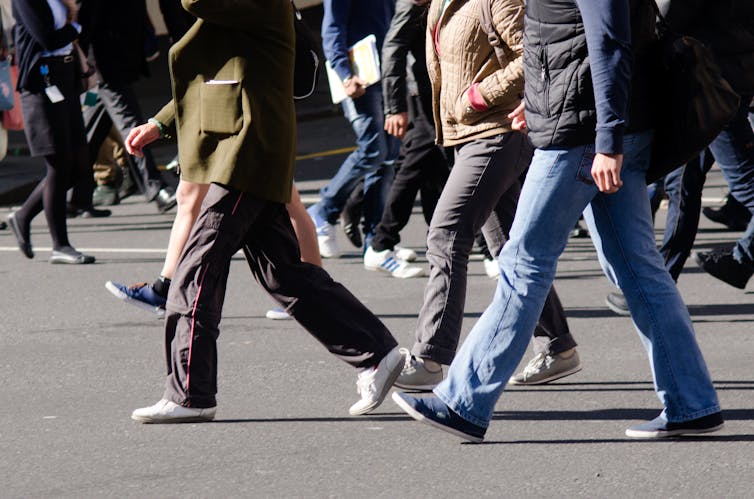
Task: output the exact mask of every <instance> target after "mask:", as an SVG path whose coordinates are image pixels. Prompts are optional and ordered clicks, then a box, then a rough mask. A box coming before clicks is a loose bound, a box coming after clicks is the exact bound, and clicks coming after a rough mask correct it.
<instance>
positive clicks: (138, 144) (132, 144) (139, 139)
mask: <svg viewBox="0 0 754 499" xmlns="http://www.w3.org/2000/svg"><path fill="white" fill-rule="evenodd" d="M144 145H145V141H144V130H143V127H140V126H139V127H136V128H134V129H132V130H131V131H130V132H129V134H128V137H126V140H125V146H126V151H128V154H131V155H133V156H136V157H137V158H141V157H142V156H143V155H144V153H143V152H142V148H143V147H144Z"/></svg>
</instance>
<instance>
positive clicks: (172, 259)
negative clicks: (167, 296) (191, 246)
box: [160, 179, 209, 279]
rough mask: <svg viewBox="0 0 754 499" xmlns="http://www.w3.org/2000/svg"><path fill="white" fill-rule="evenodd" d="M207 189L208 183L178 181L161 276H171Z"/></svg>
mask: <svg viewBox="0 0 754 499" xmlns="http://www.w3.org/2000/svg"><path fill="white" fill-rule="evenodd" d="M208 189H209V184H196V183H194V182H187V181H186V180H183V179H181V181H180V182H179V183H178V191H177V193H176V199H177V201H178V208H177V210H176V213H175V220H174V221H173V228H172V229H171V230H170V241H169V242H168V252H167V255H165V263H164V264H163V266H162V272H160V275H161V276H163V277H166V278H168V279H172V278H173V274H174V273H175V266H176V265H177V264H178V258H180V256H181V253H182V252H183V247H184V246H185V245H186V241H187V240H188V237H189V233H191V228H192V227H193V226H194V222H195V221H196V218H197V217H198V216H199V210H200V209H201V207H202V201H204V196H206V195H207V190H208Z"/></svg>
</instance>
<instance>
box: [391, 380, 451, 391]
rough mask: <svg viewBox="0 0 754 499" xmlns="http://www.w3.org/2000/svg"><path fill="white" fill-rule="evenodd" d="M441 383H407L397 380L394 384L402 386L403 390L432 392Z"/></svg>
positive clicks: (398, 386)
mask: <svg viewBox="0 0 754 499" xmlns="http://www.w3.org/2000/svg"><path fill="white" fill-rule="evenodd" d="M439 384H440V383H435V384H434V385H405V384H402V383H398V382H395V383H393V386H395V387H396V388H400V389H402V390H411V391H414V392H431V391H432V390H434V389H435V387H437V385H439Z"/></svg>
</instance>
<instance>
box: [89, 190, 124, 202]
mask: <svg viewBox="0 0 754 499" xmlns="http://www.w3.org/2000/svg"><path fill="white" fill-rule="evenodd" d="M116 204H120V195H119V194H118V189H116V188H115V187H110V186H109V185H98V186H97V188H96V189H94V193H93V194H92V205H93V206H115V205H116Z"/></svg>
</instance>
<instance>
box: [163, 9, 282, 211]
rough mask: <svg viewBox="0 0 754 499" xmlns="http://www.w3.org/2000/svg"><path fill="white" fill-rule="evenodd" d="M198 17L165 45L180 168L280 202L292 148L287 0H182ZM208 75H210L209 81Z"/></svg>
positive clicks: (169, 111)
mask: <svg viewBox="0 0 754 499" xmlns="http://www.w3.org/2000/svg"><path fill="white" fill-rule="evenodd" d="M183 6H184V8H186V10H188V11H189V12H190V13H192V14H193V15H195V16H196V17H197V18H199V20H198V21H197V22H196V23H195V24H194V25H193V26H192V27H191V29H190V30H189V31H188V33H186V34H185V35H184V36H183V38H181V39H180V40H179V41H178V42H176V43H175V45H173V47H172V48H171V49H170V52H169V56H168V59H169V64H170V75H171V79H172V82H171V83H172V89H173V100H172V101H170V102H169V103H168V104H167V105H166V106H165V107H164V108H163V109H162V110H161V111H160V112H159V113H158V114H157V115H156V116H155V118H157V120H159V121H160V122H162V123H163V124H165V125H166V126H167V127H168V129H169V130H170V131H171V132H172V133H174V134H175V136H176V137H177V139H178V155H179V161H180V164H181V176H182V177H183V178H185V179H186V180H188V181H191V182H197V183H202V184H208V183H213V182H217V183H220V184H223V185H229V186H231V187H233V188H234V189H238V190H240V191H243V192H248V193H250V194H251V195H253V196H255V197H257V198H260V199H265V200H270V201H275V202H279V203H287V202H288V201H289V200H290V197H291V185H292V182H293V165H294V157H295V154H296V117H295V113H294V107H293V61H294V32H293V8H292V7H291V2H290V1H289V0H183ZM212 80H214V82H213V83H209V82H211V81H212Z"/></svg>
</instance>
